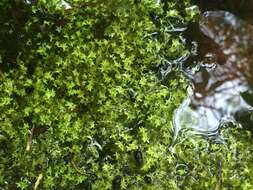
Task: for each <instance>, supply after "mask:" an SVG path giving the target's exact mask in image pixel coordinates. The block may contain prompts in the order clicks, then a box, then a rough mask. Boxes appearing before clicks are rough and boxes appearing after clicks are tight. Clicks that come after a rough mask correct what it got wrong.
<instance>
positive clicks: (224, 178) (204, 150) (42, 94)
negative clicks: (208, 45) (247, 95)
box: [0, 0, 253, 190]
mask: <svg viewBox="0 0 253 190" xmlns="http://www.w3.org/2000/svg"><path fill="white" fill-rule="evenodd" d="M30 2H31V3H24V2H23V1H7V0H2V1H1V2H0V10H1V13H0V14H1V17H0V23H1V29H0V34H1V38H0V44H1V47H0V53H1V54H0V63H1V67H0V111H1V112H0V125H1V131H0V141H1V147H0V148H1V149H0V168H1V169H0V187H1V188H2V189H86V190H87V189H114V190H116V189H196V190H198V189H252V188H253V184H252V181H253V179H252V178H253V175H252V174H251V172H250V171H251V170H252V169H253V165H252V160H253V158H252V157H253V154H252V137H251V134H250V133H248V132H246V131H240V130H238V128H235V127H233V128H231V127H228V128H224V130H223V133H224V137H225V138H226V144H215V143H212V142H211V141H208V140H205V139H203V138H200V137H195V136H194V137H188V136H184V135H181V136H180V137H179V139H178V143H177V144H176V145H175V146H174V148H171V147H170V145H171V144H172V140H173V126H172V117H173V112H174V110H175V109H176V108H177V107H178V106H179V105H180V103H181V102H182V100H183V98H184V97H185V94H186V88H187V85H188V84H187V81H186V80H185V78H184V77H183V76H182V74H181V73H180V71H177V70H176V69H175V71H174V70H173V71H172V72H170V73H169V74H168V75H166V76H164V75H163V76H162V77H161V76H160V74H159V73H161V72H160V71H161V69H162V68H164V67H165V66H168V65H166V64H167V61H168V60H174V59H176V58H178V57H181V56H184V55H185V54H187V53H189V50H188V49H187V47H186V46H185V44H184V42H183V39H182V36H181V34H180V33H177V32H176V33H175V32H173V29H174V28H178V27H185V26H186V25H187V23H188V22H190V21H192V20H193V19H194V18H195V16H196V15H197V14H198V12H197V11H196V9H193V8H191V6H192V5H191V3H190V2H189V1H177V0H173V1H163V2H162V3H161V4H157V3H156V2H155V1H153V0H145V1H125V0H124V1H123V0H122V1H120V0H111V1H103V0H97V1H92V2H91V1H85V0H83V1H81V0H72V1H69V3H70V4H71V5H72V8H71V9H67V10H66V9H64V8H63V7H62V6H61V5H60V3H59V1H57V0H51V1H46V0H41V1H30ZM171 31H172V32H171Z"/></svg>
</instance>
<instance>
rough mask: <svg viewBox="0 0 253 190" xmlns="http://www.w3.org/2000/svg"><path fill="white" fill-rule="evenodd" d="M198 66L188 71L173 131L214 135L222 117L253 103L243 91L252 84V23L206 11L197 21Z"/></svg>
mask: <svg viewBox="0 0 253 190" xmlns="http://www.w3.org/2000/svg"><path fill="white" fill-rule="evenodd" d="M199 30H200V32H201V33H202V34H203V36H205V37H204V38H202V39H201V41H200V42H199V45H200V54H201V55H202V56H201V59H199V60H198V61H197V65H198V69H197V70H195V72H192V70H191V72H188V73H189V75H190V78H191V80H192V89H191V90H190V92H189V96H188V98H187V99H186V100H185V101H184V102H183V104H182V105H181V107H180V108H179V109H178V110H177V111H176V113H175V117H174V123H175V128H176V131H178V130H179V129H181V128H184V129H187V128H189V127H191V128H193V131H194V132H196V133H200V134H204V135H216V134H218V129H219V127H220V126H221V124H222V123H223V122H224V121H233V120H235V115H238V113H239V112H241V111H243V110H250V109H251V108H252V107H251V106H250V105H249V104H248V103H249V102H248V101H247V100H246V101H245V99H244V96H242V94H245V93H248V92H249V94H250V91H251V87H252V86H253V72H252V71H253V63H252V62H253V26H252V25H250V24H248V23H247V22H245V21H243V20H241V19H239V18H237V17H236V16H234V15H233V14H231V13H229V12H225V11H207V12H205V13H204V14H203V17H202V19H201V20H200V23H199Z"/></svg>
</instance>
